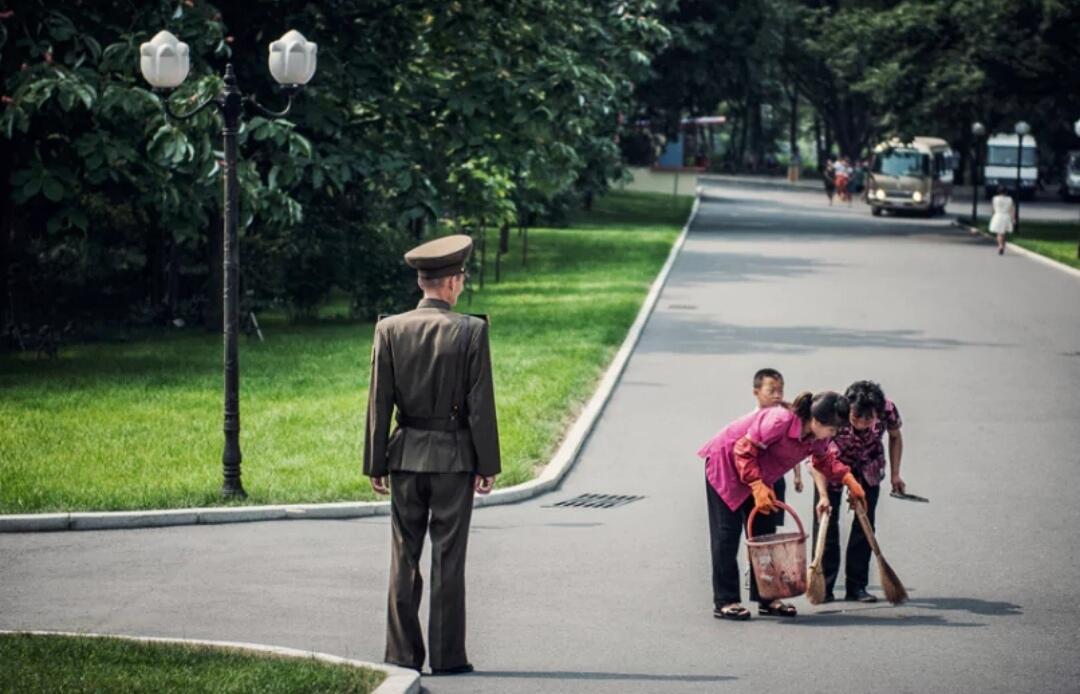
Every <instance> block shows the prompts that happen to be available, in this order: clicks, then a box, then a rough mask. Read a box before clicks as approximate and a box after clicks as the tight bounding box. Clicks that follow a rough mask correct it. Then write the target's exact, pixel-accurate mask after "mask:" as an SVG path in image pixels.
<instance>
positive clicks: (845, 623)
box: [786, 611, 986, 628]
mask: <svg viewBox="0 0 1080 694" xmlns="http://www.w3.org/2000/svg"><path fill="white" fill-rule="evenodd" d="M786 624H791V625H793V626H803V627H807V626H809V627H954V628H971V627H984V626H986V625H985V624H981V623H978V622H950V621H948V620H946V619H945V618H944V617H942V616H941V615H935V614H928V615H903V614H897V615H893V616H889V617H886V616H877V615H864V614H858V613H854V614H853V613H852V612H850V611H847V612H818V613H817V614H811V615H799V617H798V619H793V620H791V621H790V622H787V623H786Z"/></svg>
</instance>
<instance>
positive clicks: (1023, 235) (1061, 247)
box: [979, 208, 1080, 269]
mask: <svg viewBox="0 0 1080 694" xmlns="http://www.w3.org/2000/svg"><path fill="white" fill-rule="evenodd" d="M1022 209H1023V208H1021V210H1022ZM988 226H989V223H982V224H980V225H979V228H980V229H982V230H983V231H986V232H987V233H989V231H988ZM1008 239H1009V242H1010V243H1015V244H1016V245H1017V246H1021V247H1023V248H1026V249H1028V250H1029V251H1035V252H1036V253H1039V254H1041V255H1045V256H1046V257H1047V258H1053V259H1054V260H1056V261H1058V262H1060V263H1065V264H1066V265H1069V266H1070V267H1074V268H1077V269H1080V260H1078V259H1077V257H1076V246H1077V242H1078V239H1080V223H1078V222H1031V221H1027V220H1025V219H1024V218H1023V212H1022V211H1021V218H1020V233H1019V234H1009V237H1008Z"/></svg>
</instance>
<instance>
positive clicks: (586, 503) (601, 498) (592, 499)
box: [548, 494, 645, 508]
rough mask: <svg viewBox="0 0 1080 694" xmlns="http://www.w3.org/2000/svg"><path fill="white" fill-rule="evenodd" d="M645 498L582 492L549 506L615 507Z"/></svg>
mask: <svg viewBox="0 0 1080 694" xmlns="http://www.w3.org/2000/svg"><path fill="white" fill-rule="evenodd" d="M644 498H645V497H643V496H633V495H630V494H582V495H581V496H575V497H574V498H573V499H567V500H566V501H560V502H559V503H557V504H551V505H550V506H548V508H615V507H616V506H624V505H626V504H629V503H630V502H632V501H637V500H638V499H644Z"/></svg>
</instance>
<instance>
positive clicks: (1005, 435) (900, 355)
mask: <svg viewBox="0 0 1080 694" xmlns="http://www.w3.org/2000/svg"><path fill="white" fill-rule="evenodd" d="M708 193H709V197H708V199H707V201H706V202H705V203H704V204H703V205H702V209H701V215H700V217H699V219H698V223H697V224H696V226H695V228H694V230H693V233H692V234H691V235H690V238H689V239H688V242H687V244H686V247H685V249H684V251H683V253H682V254H681V256H680V257H679V259H678V262H677V264H676V266H675V268H674V272H673V274H672V276H671V279H670V282H669V284H668V286H667V287H666V289H665V291H664V293H663V295H662V297H661V299H660V303H659V304H658V307H657V311H656V313H655V314H654V315H653V317H652V319H651V320H650V322H649V324H648V326H647V329H646V331H645V334H644V335H643V337H642V340H641V343H640V345H639V348H638V350H637V351H636V353H635V355H634V356H633V358H632V360H631V362H630V364H629V366H628V368H627V371H626V373H625V375H624V377H623V380H622V382H621V384H620V385H619V387H618V389H617V391H616V393H615V394H614V397H613V399H612V401H611V403H610V405H609V407H608V409H607V411H606V413H605V415H604V417H603V418H602V420H601V422H600V423H599V425H598V427H597V429H596V431H595V432H594V434H593V436H592V438H591V440H590V442H589V444H588V446H587V448H586V450H585V451H584V454H583V457H582V459H581V461H580V462H579V464H578V467H577V468H576V469H575V470H574V471H573V472H572V473H571V475H570V476H569V478H568V480H567V482H566V483H565V485H564V487H563V488H562V489H561V490H559V491H558V492H557V493H554V494H551V495H549V496H547V497H545V498H542V499H537V500H533V501H529V502H526V503H522V504H519V505H515V506H508V507H497V508H490V509H482V510H480V511H478V512H477V513H476V515H475V517H474V520H475V526H474V533H473V535H472V539H471V547H470V553H471V563H470V567H469V590H470V594H469V595H470V598H469V600H470V620H471V624H470V626H471V631H470V647H469V650H470V655H471V657H472V659H473V661H474V662H475V663H476V665H477V666H478V667H479V668H481V672H480V673H478V674H476V675H474V676H468V677H459V678H454V679H428V678H425V681H424V683H425V686H426V687H428V688H429V690H430V691H432V692H436V693H440V694H441V693H442V692H539V691H560V692H570V691H573V692H578V691H589V692H616V691H629V692H642V693H645V692H648V693H654V692H661V693H665V694H666V693H669V692H671V693H675V692H701V691H710V692H711V691H717V692H761V691H766V690H768V691H821V692H824V691H829V692H868V691H895V692H926V691H948V690H952V691H956V692H1028V691H1039V692H1076V691H1077V688H1078V687H1080V658H1077V645H1076V644H1077V635H1078V628H1077V624H1078V623H1080V609H1078V607H1077V603H1078V600H1080V589H1078V587H1077V581H1078V580H1080V534H1078V533H1077V532H1076V529H1077V526H1078V525H1080V511H1078V510H1077V509H1078V507H1077V499H1078V498H1080V466H1078V462H1080V457H1078V454H1077V451H1078V450H1080V427H1077V425H1076V423H1077V422H1078V421H1080V397H1078V396H1077V393H1078V392H1080V321H1078V320H1077V318H1078V317H1080V316H1078V314H1080V311H1078V308H1077V307H1078V306H1080V281H1078V280H1077V279H1076V278H1074V277H1072V276H1069V275H1066V274H1064V273H1059V272H1056V271H1053V270H1050V269H1048V268H1047V267H1046V266H1044V265H1042V264H1039V263H1036V262H1033V261H1031V260H1029V259H1027V258H1023V257H1020V256H1015V255H1006V256H1005V257H1004V258H999V257H998V256H997V255H996V254H995V253H994V252H993V250H992V246H991V245H989V244H988V243H987V242H985V241H982V240H980V239H976V238H973V237H970V236H968V235H966V234H963V233H961V232H956V231H953V230H951V229H949V228H948V227H947V226H946V225H945V224H944V223H943V222H941V221H927V220H920V219H899V218H884V219H874V218H871V217H870V216H869V215H866V214H862V213H861V211H848V210H846V209H843V208H840V209H835V208H834V209H831V210H830V209H829V208H827V207H823V206H822V204H821V200H819V199H818V198H817V197H816V196H809V195H803V194H799V193H784V192H778V191H764V190H762V191H750V190H747V189H746V188H738V189H735V188H712V189H710V190H709V191H708ZM497 356H498V355H496V358H497ZM762 366H773V367H776V368H779V369H781V370H782V371H783V372H784V374H785V376H786V377H787V380H788V386H789V394H794V392H795V391H796V390H797V389H800V388H807V389H822V388H829V387H831V388H843V387H844V386H845V385H846V384H847V383H849V382H850V381H852V380H854V379H859V378H866V377H871V378H875V379H878V380H880V381H881V382H882V383H883V384H884V386H885V388H886V390H887V392H888V393H889V394H890V396H891V397H893V398H894V399H895V400H896V401H897V403H898V404H899V406H900V407H901V410H902V413H903V415H904V420H905V428H904V431H905V440H906V446H907V447H906V452H905V460H906V462H905V474H904V476H905V478H906V479H907V481H908V483H909V486H910V488H911V489H912V490H913V491H915V492H917V493H921V494H924V495H927V496H930V497H932V500H933V501H932V503H931V504H930V505H928V506H924V505H914V504H907V505H905V503H904V502H900V501H896V500H893V499H889V498H887V497H886V498H884V499H883V501H882V504H881V507H880V511H879V513H880V519H881V520H880V525H881V537H880V540H881V542H882V544H883V545H884V549H885V552H886V555H887V556H888V557H889V559H890V562H891V563H892V565H893V567H894V568H895V569H896V570H897V571H898V573H899V574H900V575H901V576H902V578H903V579H904V582H905V583H906V584H907V586H908V588H909V590H910V592H911V594H912V596H913V600H912V602H911V603H910V604H909V605H905V606H903V607H899V608H893V607H888V606H870V607H862V606H854V605H849V604H845V603H838V604H833V605H826V606H822V607H820V608H814V607H811V606H810V605H808V604H806V603H805V602H804V601H803V600H802V599H799V600H798V601H797V604H798V606H799V608H800V610H801V611H802V614H801V616H800V617H799V618H798V619H796V620H794V621H791V622H788V621H785V622H778V621H776V620H769V619H759V618H756V617H755V618H754V619H753V620H751V621H750V622H748V623H743V624H735V623H727V622H719V621H717V620H715V619H713V617H712V615H711V597H710V588H709V578H708V577H709V573H708V557H707V540H706V537H707V535H706V521H705V518H706V513H705V500H704V495H705V490H704V480H703V474H702V465H701V463H700V461H698V460H696V459H695V458H694V451H695V450H696V449H697V447H698V445H699V444H700V443H701V442H702V441H704V440H705V439H706V438H707V437H709V436H710V435H711V434H712V433H713V432H714V431H715V430H716V429H717V428H718V427H720V426H721V425H723V424H724V423H726V422H727V421H728V420H730V419H732V418H734V417H735V416H737V415H739V414H742V413H743V412H745V411H747V410H748V409H749V408H750V407H751V404H752V403H751V395H750V392H749V391H750V383H749V381H750V377H751V375H752V373H753V372H754V370H755V369H757V368H760V367H762ZM358 406H359V403H358ZM583 492H607V493H617V494H639V495H644V496H645V498H644V499H642V500H640V501H637V502H634V503H631V504H629V505H626V506H623V507H621V508H616V509H609V510H590V509H557V508H550V507H549V505H550V504H552V503H553V502H556V501H559V500H562V499H565V498H568V497H572V496H575V495H577V494H580V493H583ZM789 493H790V492H789ZM795 504H796V507H797V508H798V510H799V511H800V512H801V513H803V514H804V516H809V512H810V497H809V494H803V495H801V496H796V499H795ZM388 538H389V530H388V527H387V523H386V520H385V519H365V520H355V521H341V522H316V521H313V522H300V521H289V522H281V523H259V524H242V525H231V526H218V527H192V528H172V529H146V530H134V531H107V532H84V533H55V534H45V535H17V536H0V627H3V628H12V627H21V628H54V629H86V630H96V631H113V632H126V633H139V634H148V635H164V636H189V637H200V638H215V639H232V640H243V641H256V642H264V643H272V644H278V645H283V646H291V647H298V648H306V649H316V650H321V651H328V652H331V653H336V654H341V655H348V656H354V657H359V658H365V659H378V658H379V657H380V656H381V653H382V638H383V619H384V600H385V589H386V581H387V574H386V565H387V560H388V554H389V550H388ZM873 580H876V579H872V581H873Z"/></svg>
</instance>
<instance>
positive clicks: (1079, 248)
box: [1065, 118, 1080, 260]
mask: <svg viewBox="0 0 1080 694" xmlns="http://www.w3.org/2000/svg"><path fill="white" fill-rule="evenodd" d="M1073 132H1074V133H1076V136H1077V137H1080V118H1078V119H1077V120H1076V122H1075V123H1073ZM1066 175H1068V174H1066ZM1065 185H1068V182H1066V183H1065ZM1076 259H1077V260H1080V234H1077V237H1076Z"/></svg>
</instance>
